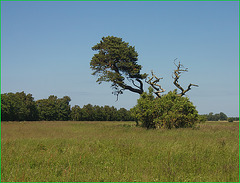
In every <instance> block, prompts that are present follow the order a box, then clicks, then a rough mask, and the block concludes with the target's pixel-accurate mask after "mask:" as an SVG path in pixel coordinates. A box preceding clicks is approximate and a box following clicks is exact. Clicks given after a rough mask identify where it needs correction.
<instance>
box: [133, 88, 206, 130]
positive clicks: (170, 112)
mask: <svg viewBox="0 0 240 183" xmlns="http://www.w3.org/2000/svg"><path fill="white" fill-rule="evenodd" d="M131 111H132V115H133V116H134V117H135V119H136V121H137V124H138V121H140V122H141V123H142V126H143V127H146V128H167V129H171V128H186V127H193V126H194V124H195V123H196V122H200V121H201V122H202V121H204V119H203V118H201V117H200V116H199V115H198V111H197V110H196V108H195V106H194V105H193V104H192V102H190V100H189V99H188V98H187V97H182V96H179V95H178V94H177V91H176V90H174V91H170V92H169V93H168V94H166V95H164V96H162V97H161V98H154V96H153V89H152V88H149V93H146V92H144V93H143V94H142V95H141V97H140V99H138V102H137V105H136V106H135V107H134V108H133V109H132V110H131Z"/></svg>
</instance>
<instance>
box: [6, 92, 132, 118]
mask: <svg viewBox="0 0 240 183" xmlns="http://www.w3.org/2000/svg"><path fill="white" fill-rule="evenodd" d="M70 101H71V99H70V97H68V96H64V97H63V98H58V97H57V96H54V95H51V96H49V97H48V99H41V100H37V101H34V98H33V97H32V94H25V93H24V92H17V93H5V94H1V121H38V120H45V121H68V120H75V121H121V120H123V121H130V120H133V119H132V117H131V115H130V111H128V110H126V109H124V108H120V109H119V110H118V109H116V108H115V107H109V106H104V107H100V106H96V105H95V106H92V105H91V104H88V105H84V106H83V107H82V108H81V107H79V106H77V105H76V106H74V107H72V108H71V106H70V104H69V103H70Z"/></svg>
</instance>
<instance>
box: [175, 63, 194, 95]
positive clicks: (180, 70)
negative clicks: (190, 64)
mask: <svg viewBox="0 0 240 183" xmlns="http://www.w3.org/2000/svg"><path fill="white" fill-rule="evenodd" d="M174 64H175V65H176V67H177V69H176V70H174V75H175V76H174V77H173V79H174V81H173V84H174V85H175V86H176V87H177V88H178V89H180V90H181V91H182V92H181V93H180V94H178V95H179V96H183V95H185V94H186V93H187V92H188V91H189V90H191V86H196V87H198V85H195V84H189V85H188V88H187V89H186V90H184V89H183V87H181V85H180V84H179V83H178V80H179V78H180V76H181V73H183V72H188V68H184V66H183V65H182V64H181V63H180V62H179V63H178V65H177V64H176V63H175V60H174Z"/></svg>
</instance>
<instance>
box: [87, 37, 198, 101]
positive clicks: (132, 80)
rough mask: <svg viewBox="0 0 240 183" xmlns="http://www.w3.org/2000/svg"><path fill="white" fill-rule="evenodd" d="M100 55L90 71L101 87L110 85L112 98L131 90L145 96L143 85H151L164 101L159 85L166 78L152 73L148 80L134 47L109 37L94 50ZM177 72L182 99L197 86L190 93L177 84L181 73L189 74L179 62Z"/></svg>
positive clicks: (175, 82)
mask: <svg viewBox="0 0 240 183" xmlns="http://www.w3.org/2000/svg"><path fill="white" fill-rule="evenodd" d="M92 49H93V50H94V51H98V53H96V54H94V56H93V57H92V60H91V62H90V67H91V69H92V70H93V71H94V72H93V73H92V75H95V76H98V79H97V82H98V83H99V84H101V83H102V82H103V81H105V82H111V86H112V88H113V92H112V93H113V94H115V95H117V99H118V96H119V94H123V91H124V90H129V91H131V92H134V93H138V94H142V93H143V92H144V89H143V83H144V81H145V82H146V83H148V84H149V85H151V87H152V88H153V89H154V90H155V91H154V93H155V94H156V96H157V97H159V98H160V97H161V93H163V92H164V91H165V89H163V88H162V86H161V85H160V84H159V81H160V80H161V79H163V78H160V77H157V76H156V75H155V74H154V73H153V71H152V72H151V74H152V76H151V77H147V76H148V75H147V74H146V73H142V74H141V73H140V71H141V69H142V66H141V65H139V64H138V63H137V61H138V53H137V52H136V50H135V47H133V46H130V45H129V43H127V42H124V41H123V40H122V38H118V37H114V36H108V37H103V38H102V40H101V41H100V43H97V44H96V45H95V46H93V47H92ZM174 64H175V65H176V67H177V69H176V70H175V71H174V77H173V79H174V82H173V83H174V85H175V86H176V87H177V88H178V89H180V90H181V93H180V94H179V95H180V96H183V95H185V94H186V92H188V91H189V90H190V89H191V87H192V86H197V85H194V84H189V86H188V88H187V89H183V88H182V86H181V85H180V84H179V83H178V80H179V78H180V76H181V73H183V72H187V71H188V69H187V68H184V67H183V65H182V64H181V63H180V62H179V64H178V65H177V64H176V63H175V61H174Z"/></svg>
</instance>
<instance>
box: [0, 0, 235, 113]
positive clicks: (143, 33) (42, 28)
mask: <svg viewBox="0 0 240 183" xmlns="http://www.w3.org/2000/svg"><path fill="white" fill-rule="evenodd" d="M103 36H116V37H121V38H123V40H124V41H126V42H129V44H130V45H132V46H135V49H136V51H137V52H138V54H139V60H138V63H139V64H140V65H142V66H143V69H142V71H143V72H146V73H149V74H150V72H151V70H153V71H154V72H155V73H156V75H157V76H161V77H163V78H164V80H163V81H162V82H161V85H162V87H163V88H164V89H166V90H167V91H170V90H173V89H175V86H174V85H173V79H172V73H173V70H174V69H175V66H174V64H173V61H174V59H175V58H178V60H179V61H181V63H182V64H183V65H184V66H186V67H188V68H189V72H188V73H184V74H183V75H182V77H181V78H180V80H179V83H180V84H181V85H182V86H184V87H187V86H188V84H189V83H194V84H198V85H199V87H198V88H193V89H192V90H191V91H189V92H188V93H187V96H188V97H189V98H190V100H191V101H192V102H193V103H194V105H195V106H196V107H197V110H198V111H199V113H200V114H206V113H209V112H214V113H219V112H224V113H226V114H227V115H228V116H239V2H236V1H235V2H228V1H226V2H220V1H219V2H217V1H214V2H178V1H177V2H176V1H172V2H171V1H169V2H162V1H157V2H147V1H145V2H140V1H139V2H136V1H134V2H129V1H126V2H116V1H115V2H114V1H113V2H107V1H105V2H91V1H88V2H84V1H77V2H61V1H59V2H58V1H53V2H47V1H42V2H41V1H40V2H38V1H35V2H17V1H12V2H1V93H7V92H18V91H25V92H26V93H31V94H33V97H34V98H35V100H38V99H42V98H47V97H48V96H49V95H56V96H58V97H63V96H65V95H67V96H70V97H71V99H72V101H71V105H72V106H73V105H79V106H81V107H82V106H83V105H85V104H88V103H91V104H92V105H100V106H104V105H110V106H115V107H117V108H121V107H124V108H127V109H129V108H131V107H133V106H134V105H136V103H137V99H138V98H139V95H138V94H135V93H131V92H129V91H125V92H124V94H123V95H121V96H120V97H119V100H118V101H117V102H116V96H114V95H112V89H111V88H110V83H103V84H101V85H99V84H97V83H96V79H97V78H96V77H94V76H92V75H91V73H92V71H91V69H90V65H89V64H90V60H91V58H92V56H93V54H95V53H96V52H94V51H92V50H91V47H92V46H94V45H95V44H97V43H98V42H99V41H100V40H101V38H102V37H103ZM147 88H148V86H147V84H145V89H146V90H147Z"/></svg>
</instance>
